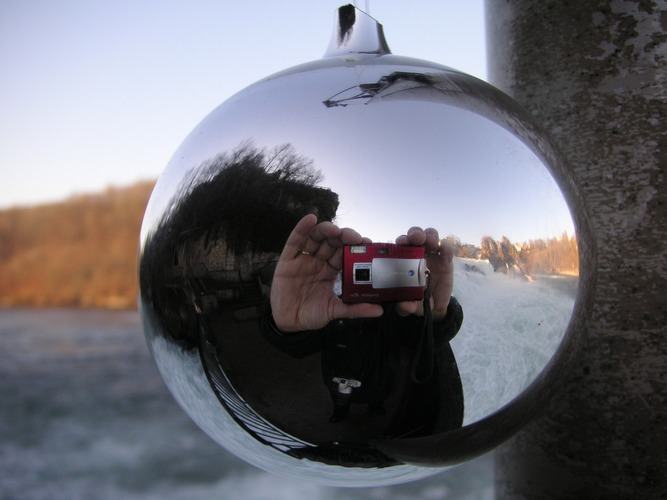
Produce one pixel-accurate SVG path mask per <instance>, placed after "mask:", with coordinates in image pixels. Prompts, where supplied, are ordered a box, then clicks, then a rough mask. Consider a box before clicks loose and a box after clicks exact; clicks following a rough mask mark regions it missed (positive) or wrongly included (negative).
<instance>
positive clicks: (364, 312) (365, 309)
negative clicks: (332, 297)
mask: <svg viewBox="0 0 667 500" xmlns="http://www.w3.org/2000/svg"><path fill="white" fill-rule="evenodd" d="M383 312H384V310H383V309H382V306H381V305H379V304H366V303H363V304H345V303H344V302H343V301H341V300H340V299H338V300H337V301H336V302H335V303H334V307H333V313H332V319H342V318H379V317H380V316H382V313H383Z"/></svg>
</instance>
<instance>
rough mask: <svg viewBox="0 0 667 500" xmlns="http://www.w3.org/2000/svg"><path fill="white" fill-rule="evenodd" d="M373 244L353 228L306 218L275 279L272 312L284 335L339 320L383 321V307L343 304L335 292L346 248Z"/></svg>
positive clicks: (288, 245) (294, 234)
mask: <svg viewBox="0 0 667 500" xmlns="http://www.w3.org/2000/svg"><path fill="white" fill-rule="evenodd" d="M362 242H368V240H365V239H364V238H362V237H361V235H360V234H359V233H357V232H356V231H354V230H353V229H348V228H344V229H341V228H339V227H338V226H336V225H335V224H333V223H331V222H320V223H319V224H318V223H317V217H315V216H314V215H312V214H311V215H307V216H305V217H304V218H303V219H301V220H300V221H299V222H298V223H297V225H296V226H295V227H294V229H293V230H292V233H291V234H290V235H289V237H288V238H287V242H286V243H285V247H284V248H283V251H282V254H281V255H280V259H279V260H278V264H277V266H276V271H275V273H274V275H273V283H272V285H271V311H272V313H273V321H274V322H275V324H276V326H277V327H278V329H279V330H281V331H282V332H286V333H287V332H296V331H303V330H317V329H320V328H323V327H324V326H326V325H327V324H328V323H329V322H331V321H333V320H334V319H338V318H376V317H379V316H382V312H383V310H382V306H380V305H378V304H344V303H343V302H342V301H341V300H340V299H339V298H338V297H337V296H336V294H335V293H334V282H335V281H336V276H337V275H338V273H339V271H340V270H341V267H342V265H343V245H357V244H360V243H362Z"/></svg>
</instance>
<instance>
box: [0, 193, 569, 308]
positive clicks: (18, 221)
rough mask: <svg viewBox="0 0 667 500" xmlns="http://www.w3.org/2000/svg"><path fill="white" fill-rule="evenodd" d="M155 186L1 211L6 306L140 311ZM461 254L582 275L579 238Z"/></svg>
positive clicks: (496, 245) (488, 244) (493, 244)
mask: <svg viewBox="0 0 667 500" xmlns="http://www.w3.org/2000/svg"><path fill="white" fill-rule="evenodd" d="M153 185H154V182H152V181H150V182H142V183H138V184H136V185H133V186H130V187H124V188H108V189H107V190H106V191H105V192H103V193H98V194H92V195H85V196H76V197H73V198H71V199H68V200H66V201H63V202H60V203H53V204H48V205H39V206H33V207H20V208H11V209H6V210H0V306H3V307H17V306H36V307H89V308H94V307H100V308H118V309H128V308H135V307H136V299H137V272H136V268H137V260H136V259H137V249H138V242H139V230H140V227H141V221H142V219H143V214H144V210H145V208H146V204H147V203H148V198H149V197H150V193H151V191H152V188H153ZM454 243H455V245H456V246H457V248H458V255H459V256H462V257H471V258H481V259H488V260H489V261H490V262H491V264H493V266H494V268H495V269H496V270H497V271H499V272H505V271H506V270H511V269H518V270H520V271H521V272H523V273H525V274H529V275H534V274H578V271H579V270H578V250H577V241H576V238H575V237H573V236H572V237H570V236H568V235H567V234H564V235H563V236H562V237H560V238H553V239H547V240H531V241H529V242H525V243H522V244H514V243H511V242H510V241H509V240H508V239H507V238H502V239H501V240H494V239H493V238H491V237H485V238H484V239H483V240H482V242H481V243H480V245H479V246H476V245H468V244H461V243H460V242H458V241H454Z"/></svg>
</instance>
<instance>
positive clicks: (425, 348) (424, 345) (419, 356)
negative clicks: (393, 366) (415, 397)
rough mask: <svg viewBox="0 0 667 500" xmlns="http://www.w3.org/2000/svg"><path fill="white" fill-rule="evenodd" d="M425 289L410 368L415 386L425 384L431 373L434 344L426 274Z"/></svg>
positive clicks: (429, 286) (429, 282)
mask: <svg viewBox="0 0 667 500" xmlns="http://www.w3.org/2000/svg"><path fill="white" fill-rule="evenodd" d="M426 279H427V281H426V289H425V290H424V302H423V305H424V316H423V318H422V327H421V328H420V331H419V333H418V335H419V338H418V340H417V343H416V345H415V351H414V353H413V357H412V364H411V367H410V377H411V378H412V381H413V382H415V383H416V384H421V383H424V382H426V380H428V378H429V377H430V376H431V374H432V373H433V363H434V360H433V358H434V342H433V316H432V314H431V277H430V275H429V274H427V278H426Z"/></svg>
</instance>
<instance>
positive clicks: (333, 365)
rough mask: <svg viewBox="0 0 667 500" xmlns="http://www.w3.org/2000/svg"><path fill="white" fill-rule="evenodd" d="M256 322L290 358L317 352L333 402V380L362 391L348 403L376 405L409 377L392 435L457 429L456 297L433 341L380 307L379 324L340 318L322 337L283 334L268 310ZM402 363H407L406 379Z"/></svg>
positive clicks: (415, 321)
mask: <svg viewBox="0 0 667 500" xmlns="http://www.w3.org/2000/svg"><path fill="white" fill-rule="evenodd" d="M260 322H261V324H260V329H261V331H262V334H263V335H264V336H265V338H266V339H267V340H268V341H269V342H270V343H271V344H273V345H274V346H276V347H277V348H279V349H280V350H281V351H283V352H285V353H287V354H289V355H290V356H293V357H297V358H301V357H304V356H308V355H311V354H314V353H317V352H320V353H321V358H322V363H321V365H322V379H323V381H324V383H325V385H326V386H327V387H328V388H329V389H330V391H331V392H332V397H333V396H334V392H335V384H334V382H333V378H334V377H340V378H347V379H354V380H358V381H360V382H361V385H360V387H359V388H357V389H355V390H354V391H353V395H352V400H351V402H352V403H368V404H369V405H379V404H381V403H382V402H383V401H384V400H385V399H387V398H388V397H389V396H390V395H391V394H392V392H393V391H394V390H395V388H396V387H397V386H398V385H399V380H398V377H405V376H408V377H410V381H409V382H408V387H407V390H406V391H404V392H405V396H404V397H403V398H402V399H401V403H400V407H399V408H398V410H397V412H396V418H395V419H394V421H395V422H394V425H392V429H391V430H390V434H393V435H404V434H406V433H410V434H411V435H412V436H415V435H424V434H430V433H433V432H441V431H444V430H449V429H454V428H457V427H460V426H461V423H462V420H463V389H462V386H461V380H460V376H459V371H458V366H457V364H456V360H455V358H454V353H453V352H452V349H451V347H450V345H449V342H450V341H451V340H452V339H453V338H454V337H455V336H456V334H457V333H458V331H459V329H460V327H461V324H462V322H463V309H462V308H461V305H460V304H459V302H458V301H457V300H456V298H454V297H452V298H451V300H450V302H449V306H448V308H447V315H446V316H445V318H444V319H443V320H441V321H435V322H433V329H432V338H431V339H429V338H428V335H429V334H428V333H427V330H426V328H425V325H424V320H423V318H420V317H417V316H412V315H411V316H406V317H401V316H399V315H398V313H397V312H396V308H395V305H394V304H389V305H387V306H385V308H384V314H383V315H382V316H381V317H380V318H373V319H340V320H335V321H332V322H331V323H329V324H328V325H327V326H326V327H324V328H322V329H320V330H309V331H303V332H295V333H289V334H283V333H282V332H280V330H278V329H277V327H276V326H275V323H274V322H273V319H272V316H271V311H270V307H268V306H265V309H264V312H263V314H261V315H260ZM401 356H403V358H404V359H405V358H406V357H408V358H409V359H410V363H409V369H408V370H407V373H406V370H405V368H403V369H402V368H401V366H402V365H401ZM403 365H405V363H403Z"/></svg>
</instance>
